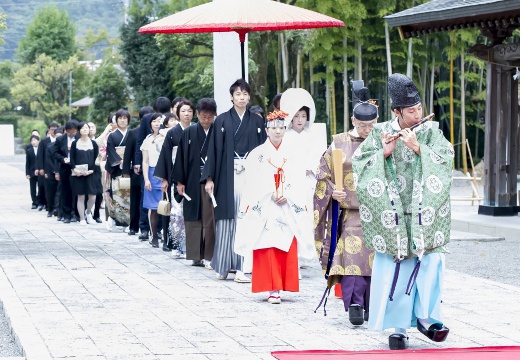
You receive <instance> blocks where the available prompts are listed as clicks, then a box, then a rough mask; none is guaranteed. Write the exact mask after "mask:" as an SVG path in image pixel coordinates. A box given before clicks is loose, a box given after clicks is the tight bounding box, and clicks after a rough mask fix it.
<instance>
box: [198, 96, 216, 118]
mask: <svg viewBox="0 0 520 360" xmlns="http://www.w3.org/2000/svg"><path fill="white" fill-rule="evenodd" d="M197 111H198V112H202V111H204V112H209V113H211V114H215V115H217V103H216V102H215V99H212V98H202V99H200V100H199V101H197Z"/></svg>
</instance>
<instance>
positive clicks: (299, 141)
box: [280, 88, 327, 267]
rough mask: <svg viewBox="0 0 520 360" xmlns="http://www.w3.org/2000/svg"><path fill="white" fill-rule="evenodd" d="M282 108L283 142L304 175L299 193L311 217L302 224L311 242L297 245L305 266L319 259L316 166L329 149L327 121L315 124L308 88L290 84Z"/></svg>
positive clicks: (300, 258)
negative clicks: (315, 219) (315, 217)
mask: <svg viewBox="0 0 520 360" xmlns="http://www.w3.org/2000/svg"><path fill="white" fill-rule="evenodd" d="M280 109H281V110H282V111H285V112H286V113H288V114H289V115H288V117H287V120H288V121H287V130H286V133H285V136H284V142H285V143H286V145H287V146H288V147H290V148H291V152H292V153H293V154H295V155H296V156H297V157H296V160H297V161H298V162H299V163H300V167H301V169H302V171H303V176H305V186H304V187H303V191H302V193H301V195H300V196H302V201H303V204H305V206H306V208H307V209H308V212H307V213H306V214H307V215H308V216H309V218H308V219H307V220H306V221H304V222H303V223H302V224H300V226H301V227H302V231H305V232H306V233H307V234H306V235H305V239H308V240H309V243H308V244H302V245H304V246H299V247H298V258H299V262H300V266H301V267H305V265H307V263H309V262H310V261H305V260H304V259H311V260H314V261H316V252H315V247H314V242H313V240H312V239H313V237H314V227H313V219H312V209H313V197H314V189H315V187H316V169H317V168H318V165H319V163H320V158H321V156H322V155H323V153H324V152H325V150H327V129H326V127H325V124H314V120H315V118H316V107H315V105H314V100H313V98H312V96H311V94H309V92H307V90H305V89H297V88H291V89H287V90H286V91H284V93H283V94H282V97H281V99H280Z"/></svg>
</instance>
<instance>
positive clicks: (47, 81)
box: [11, 55, 80, 124]
mask: <svg viewBox="0 0 520 360" xmlns="http://www.w3.org/2000/svg"><path fill="white" fill-rule="evenodd" d="M79 66H80V65H79V63H78V59H77V58H76V57H75V56H72V57H71V58H69V59H68V60H67V61H63V62H57V61H55V60H53V59H51V58H50V57H49V56H47V55H40V56H38V58H37V59H36V61H35V63H34V64H30V65H26V66H24V67H22V68H21V69H20V70H18V71H17V72H16V73H15V74H14V77H13V81H12V84H13V87H12V89H11V92H12V94H13V97H14V98H15V99H16V100H18V101H24V102H27V103H29V104H30V106H31V109H32V110H34V111H38V113H39V115H40V116H41V117H42V118H43V120H44V121H45V123H46V124H49V123H50V122H52V121H58V122H61V123H64V122H65V121H66V120H68V118H69V76H70V75H69V74H70V73H71V72H73V71H74V70H76V69H78V68H79Z"/></svg>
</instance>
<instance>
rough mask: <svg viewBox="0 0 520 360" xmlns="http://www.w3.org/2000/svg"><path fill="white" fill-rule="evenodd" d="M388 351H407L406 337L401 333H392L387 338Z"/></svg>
mask: <svg viewBox="0 0 520 360" xmlns="http://www.w3.org/2000/svg"><path fill="white" fill-rule="evenodd" d="M388 346H389V347H390V350H404V349H408V336H406V335H405V334H401V333H394V334H392V335H390V336H389V337H388Z"/></svg>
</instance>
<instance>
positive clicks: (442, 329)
mask: <svg viewBox="0 0 520 360" xmlns="http://www.w3.org/2000/svg"><path fill="white" fill-rule="evenodd" d="M417 330H419V331H420V332H421V333H423V334H424V335H425V336H426V337H427V338H428V339H430V340H432V341H435V342H443V341H444V340H446V338H447V337H448V334H449V333H450V329H448V328H447V327H446V326H444V325H443V324H441V323H436V324H433V325H431V326H430V327H429V328H428V329H426V328H425V327H424V326H423V325H422V324H421V322H420V321H417Z"/></svg>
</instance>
